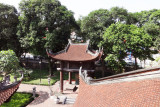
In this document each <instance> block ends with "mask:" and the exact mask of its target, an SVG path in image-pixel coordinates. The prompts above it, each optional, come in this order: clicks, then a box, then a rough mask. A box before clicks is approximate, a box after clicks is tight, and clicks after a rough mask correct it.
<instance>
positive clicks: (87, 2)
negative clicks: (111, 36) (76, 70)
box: [0, 0, 160, 19]
mask: <svg viewBox="0 0 160 107" xmlns="http://www.w3.org/2000/svg"><path fill="white" fill-rule="evenodd" d="M20 1H21V0H0V3H5V4H10V5H14V6H15V7H16V8H17V9H18V4H19V2H20ZM59 1H60V2H61V4H62V5H65V6H66V7H67V8H68V9H69V10H71V11H73V12H74V16H75V18H76V19H78V18H79V17H80V16H87V15H88V14H89V13H90V12H91V11H93V10H97V9H100V8H104V9H110V8H111V7H114V6H119V7H123V8H125V9H127V10H128V11H129V12H139V11H142V10H151V9H160V0H59Z"/></svg>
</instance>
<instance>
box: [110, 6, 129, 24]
mask: <svg viewBox="0 0 160 107" xmlns="http://www.w3.org/2000/svg"><path fill="white" fill-rule="evenodd" d="M110 14H111V15H112V20H113V21H114V22H115V23H116V22H123V23H127V21H128V11H127V10H126V9H124V8H120V7H112V8H111V9H110Z"/></svg>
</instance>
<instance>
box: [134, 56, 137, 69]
mask: <svg viewBox="0 0 160 107" xmlns="http://www.w3.org/2000/svg"><path fill="white" fill-rule="evenodd" d="M134 68H135V70H136V69H137V58H136V57H135V66H134Z"/></svg>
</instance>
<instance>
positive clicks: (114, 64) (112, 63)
mask: <svg viewBox="0 0 160 107" xmlns="http://www.w3.org/2000/svg"><path fill="white" fill-rule="evenodd" d="M105 62H107V67H108V68H110V70H112V72H114V73H115V74H118V73H121V72H122V71H123V67H124V65H125V62H124V61H123V62H122V63H119V61H118V58H117V56H115V54H108V55H107V57H106V58H105Z"/></svg>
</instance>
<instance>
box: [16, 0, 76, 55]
mask: <svg viewBox="0 0 160 107" xmlns="http://www.w3.org/2000/svg"><path fill="white" fill-rule="evenodd" d="M19 21H20V23H19V26H18V28H19V29H18V32H17V34H18V35H19V38H20V42H21V44H22V47H23V48H24V49H25V50H28V51H29V52H32V53H35V54H39V55H43V56H44V55H46V51H45V48H50V49H52V50H53V51H54V52H57V51H59V50H61V49H62V48H64V46H65V45H66V44H67V42H68V38H69V35H70V31H71V28H72V27H73V26H74V25H75V19H74V17H73V13H72V12H71V11H69V10H67V8H66V7H65V6H63V5H61V3H60V2H59V1H58V0H22V1H21V3H20V16H19Z"/></svg>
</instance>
